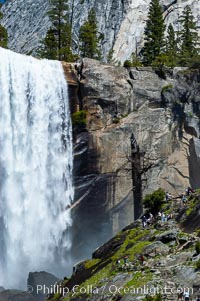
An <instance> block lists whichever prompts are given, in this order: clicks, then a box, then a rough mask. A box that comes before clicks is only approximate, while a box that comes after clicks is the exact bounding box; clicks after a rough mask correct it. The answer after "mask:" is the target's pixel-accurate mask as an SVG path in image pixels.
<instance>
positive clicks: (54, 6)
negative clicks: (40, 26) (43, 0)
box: [38, 0, 73, 61]
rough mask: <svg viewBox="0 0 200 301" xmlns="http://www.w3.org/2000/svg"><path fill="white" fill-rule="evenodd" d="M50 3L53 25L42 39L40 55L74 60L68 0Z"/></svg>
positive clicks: (49, 12) (54, 0)
mask: <svg viewBox="0 0 200 301" xmlns="http://www.w3.org/2000/svg"><path fill="white" fill-rule="evenodd" d="M50 3H51V9H50V11H48V16H49V19H50V21H51V23H52V26H51V28H50V29H49V30H48V31H47V34H46V37H45V38H44V40H43V41H42V45H41V47H40V49H39V50H38V55H39V56H40V57H45V58H48V59H53V60H54V59H57V60H60V61H61V60H63V61H71V60H73V55H72V51H71V44H72V34H71V26H70V21H69V7H68V0H50Z"/></svg>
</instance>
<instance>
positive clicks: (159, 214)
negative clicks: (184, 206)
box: [158, 211, 162, 219]
mask: <svg viewBox="0 0 200 301" xmlns="http://www.w3.org/2000/svg"><path fill="white" fill-rule="evenodd" d="M161 217H162V214H161V212H160V211H159V212H158V219H161Z"/></svg>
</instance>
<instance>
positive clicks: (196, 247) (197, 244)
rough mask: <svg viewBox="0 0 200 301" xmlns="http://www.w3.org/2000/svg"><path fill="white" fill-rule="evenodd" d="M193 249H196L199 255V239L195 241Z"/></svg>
mask: <svg viewBox="0 0 200 301" xmlns="http://www.w3.org/2000/svg"><path fill="white" fill-rule="evenodd" d="M195 250H196V252H197V254H198V255H199V254H200V241H197V242H196V244H195Z"/></svg>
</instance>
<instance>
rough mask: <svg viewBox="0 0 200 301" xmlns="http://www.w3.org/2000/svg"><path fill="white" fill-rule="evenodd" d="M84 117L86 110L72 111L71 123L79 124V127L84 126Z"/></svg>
mask: <svg viewBox="0 0 200 301" xmlns="http://www.w3.org/2000/svg"><path fill="white" fill-rule="evenodd" d="M86 117H87V112H86V111H84V110H82V111H79V112H75V113H73V114H72V125H73V126H79V127H85V126H86Z"/></svg>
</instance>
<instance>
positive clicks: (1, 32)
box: [0, 4, 8, 48]
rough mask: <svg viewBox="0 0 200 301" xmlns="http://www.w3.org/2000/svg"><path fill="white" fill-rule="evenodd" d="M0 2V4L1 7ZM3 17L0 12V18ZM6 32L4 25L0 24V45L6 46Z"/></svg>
mask: <svg viewBox="0 0 200 301" xmlns="http://www.w3.org/2000/svg"><path fill="white" fill-rule="evenodd" d="M1 6H2V4H0V8H1ZM2 18H3V14H2V13H1V12H0V20H1V19H2ZM7 44H8V34H7V30H6V29H5V27H3V26H2V25H1V24H0V47H3V48H7Z"/></svg>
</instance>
